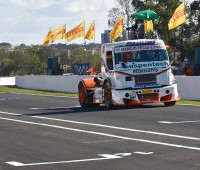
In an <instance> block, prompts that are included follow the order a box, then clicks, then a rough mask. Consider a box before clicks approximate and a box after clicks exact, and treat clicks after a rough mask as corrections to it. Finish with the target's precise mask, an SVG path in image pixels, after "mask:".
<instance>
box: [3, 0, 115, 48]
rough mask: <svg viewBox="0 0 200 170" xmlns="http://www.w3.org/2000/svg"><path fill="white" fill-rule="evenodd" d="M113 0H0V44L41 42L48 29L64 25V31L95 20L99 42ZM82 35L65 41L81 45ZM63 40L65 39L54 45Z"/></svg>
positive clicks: (87, 24)
mask: <svg viewBox="0 0 200 170" xmlns="http://www.w3.org/2000/svg"><path fill="white" fill-rule="evenodd" d="M113 7H115V0H0V11H1V12H0V32H1V34H0V43H1V42H8V43H10V44H12V45H13V46H14V45H20V44H26V45H31V44H33V45H37V44H39V45H41V44H42V43H43V40H44V38H45V36H46V34H47V32H48V30H49V29H50V28H51V29H52V30H54V29H56V28H58V27H60V26H62V25H64V24H66V27H67V32H68V31H70V30H71V29H73V28H74V27H76V26H77V25H79V24H80V23H81V22H82V21H85V30H86V31H87V29H88V28H89V26H90V24H91V23H92V21H93V20H95V24H96V26H95V28H96V33H95V40H92V41H87V43H91V42H94V41H95V43H101V33H103V32H104V30H106V29H108V26H107V15H108V11H109V10H110V9H111V8H113ZM83 42H84V40H83V38H78V39H75V40H73V41H71V42H66V43H67V44H72V43H77V44H82V43H83ZM57 43H65V40H58V41H55V43H54V44H57Z"/></svg>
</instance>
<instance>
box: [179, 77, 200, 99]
mask: <svg viewBox="0 0 200 170" xmlns="http://www.w3.org/2000/svg"><path fill="white" fill-rule="evenodd" d="M176 80H177V85H178V91H179V94H180V95H181V98H182V99H184V100H200V76H176Z"/></svg>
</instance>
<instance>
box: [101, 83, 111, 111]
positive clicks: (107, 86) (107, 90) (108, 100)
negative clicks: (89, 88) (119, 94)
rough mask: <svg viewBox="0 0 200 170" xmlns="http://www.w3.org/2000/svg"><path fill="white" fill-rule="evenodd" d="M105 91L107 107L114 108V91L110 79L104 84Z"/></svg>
mask: <svg viewBox="0 0 200 170" xmlns="http://www.w3.org/2000/svg"><path fill="white" fill-rule="evenodd" d="M103 91H104V104H105V107H106V108H107V109H112V108H113V103H112V92H111V85H110V83H109V81H106V82H105V83H104V86H103Z"/></svg>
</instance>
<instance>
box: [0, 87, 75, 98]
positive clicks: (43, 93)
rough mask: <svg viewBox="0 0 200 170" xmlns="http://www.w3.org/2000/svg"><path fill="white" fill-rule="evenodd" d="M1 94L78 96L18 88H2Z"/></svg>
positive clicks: (0, 88)
mask: <svg viewBox="0 0 200 170" xmlns="http://www.w3.org/2000/svg"><path fill="white" fill-rule="evenodd" d="M0 92H6V93H25V94H39V95H53V96H69V97H77V96H78V95H77V94H75V93H64V92H63V93H62V92H54V91H44V90H30V89H22V88H18V87H16V86H0Z"/></svg>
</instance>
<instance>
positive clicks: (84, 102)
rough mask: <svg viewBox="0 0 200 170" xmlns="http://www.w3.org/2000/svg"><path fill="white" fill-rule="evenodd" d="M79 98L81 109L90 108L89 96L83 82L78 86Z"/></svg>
mask: <svg viewBox="0 0 200 170" xmlns="http://www.w3.org/2000/svg"><path fill="white" fill-rule="evenodd" d="M78 97H79V103H80V105H81V107H83V108H86V107H89V103H88V94H87V90H86V88H85V84H84V83H83V81H80V82H79V84H78Z"/></svg>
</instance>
